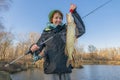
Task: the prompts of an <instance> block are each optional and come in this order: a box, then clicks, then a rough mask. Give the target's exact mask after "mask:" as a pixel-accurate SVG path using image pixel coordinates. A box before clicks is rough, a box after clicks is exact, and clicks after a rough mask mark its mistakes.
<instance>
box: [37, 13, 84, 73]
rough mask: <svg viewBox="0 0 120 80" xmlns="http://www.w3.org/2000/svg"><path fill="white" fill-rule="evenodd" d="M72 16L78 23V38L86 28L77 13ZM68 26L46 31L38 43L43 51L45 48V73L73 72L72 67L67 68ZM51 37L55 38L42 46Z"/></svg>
mask: <svg viewBox="0 0 120 80" xmlns="http://www.w3.org/2000/svg"><path fill="white" fill-rule="evenodd" d="M72 16H73V17H74V20H75V23H76V37H77V38H78V37H80V36H81V35H82V34H83V33H85V26H84V24H83V21H82V19H81V17H80V16H79V15H78V13H77V12H76V11H74V12H73V13H72ZM66 26H67V25H66V24H64V25H63V26H60V25H58V26H57V27H56V28H55V29H51V30H49V31H45V30H44V31H43V33H42V35H41V37H40V39H39V40H38V42H37V45H38V46H39V47H40V50H41V51H42V49H43V48H45V50H44V54H45V61H44V72H45V73H46V74H54V73H71V72H72V70H71V67H66V62H67V59H68V57H67V56H66V55H65V53H64V52H65V44H66ZM51 36H53V37H52V38H51V39H50V40H49V41H47V42H46V43H44V44H42V45H41V43H43V42H44V41H45V40H47V39H49V38H50V37H51Z"/></svg>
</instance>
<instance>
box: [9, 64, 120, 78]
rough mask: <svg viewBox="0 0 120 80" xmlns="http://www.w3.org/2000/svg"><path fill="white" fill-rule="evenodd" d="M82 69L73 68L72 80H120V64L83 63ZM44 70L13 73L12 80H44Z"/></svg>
mask: <svg viewBox="0 0 120 80" xmlns="http://www.w3.org/2000/svg"><path fill="white" fill-rule="evenodd" d="M83 66H84V68H82V69H73V73H72V74H71V77H72V80H120V66H119V65H83ZM43 76H44V74H43V71H40V70H39V69H32V70H28V71H23V72H19V73H16V74H12V75H11V77H12V80H44V79H43Z"/></svg>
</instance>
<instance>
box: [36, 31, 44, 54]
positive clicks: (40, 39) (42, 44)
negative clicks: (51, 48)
mask: <svg viewBox="0 0 120 80" xmlns="http://www.w3.org/2000/svg"><path fill="white" fill-rule="evenodd" d="M45 35H46V34H45V33H44V32H43V33H42V34H41V36H40V38H39V39H38V41H37V43H36V44H37V45H38V46H39V47H40V48H39V52H41V51H42V50H43V48H44V47H45V43H44V41H45V39H46V36H45Z"/></svg>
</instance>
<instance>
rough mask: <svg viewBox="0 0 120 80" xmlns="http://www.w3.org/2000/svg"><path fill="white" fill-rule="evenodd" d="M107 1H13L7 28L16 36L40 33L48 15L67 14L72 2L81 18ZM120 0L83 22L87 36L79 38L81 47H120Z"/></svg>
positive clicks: (7, 13) (109, 4) (6, 23)
mask: <svg viewBox="0 0 120 80" xmlns="http://www.w3.org/2000/svg"><path fill="white" fill-rule="evenodd" d="M106 1H108V0H13V2H12V4H11V8H10V10H9V11H8V12H6V13H4V25H5V26H6V28H7V29H8V30H9V29H10V28H12V32H13V33H14V34H19V33H29V32H38V33H41V32H42V30H43V29H44V28H45V27H46V23H47V22H48V14H49V12H50V11H51V10H53V9H59V10H61V11H62V12H63V14H64V20H63V22H66V21H65V20H66V18H65V15H66V13H68V12H69V6H70V4H71V3H74V4H76V5H77V11H78V13H79V14H80V15H81V17H83V16H85V15H86V14H87V13H89V12H90V11H92V10H94V9H95V8H96V7H98V6H100V5H101V4H103V3H105V2H106ZM119 3H120V0H112V1H111V2H110V3H108V4H107V5H105V6H104V7H102V8H100V9H99V10H97V11H96V12H94V13H93V14H90V15H89V16H87V17H86V18H84V19H83V21H84V24H85V26H86V33H85V34H84V35H83V36H82V37H80V38H79V39H78V41H79V44H80V45H83V46H84V47H87V46H88V45H89V44H92V45H94V46H96V47H97V48H109V47H120V31H119V30H120V9H119V8H120V5H119Z"/></svg>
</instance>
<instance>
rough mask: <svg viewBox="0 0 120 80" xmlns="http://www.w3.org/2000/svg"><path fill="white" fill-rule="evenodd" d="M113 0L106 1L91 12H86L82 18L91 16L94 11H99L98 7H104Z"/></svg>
mask: <svg viewBox="0 0 120 80" xmlns="http://www.w3.org/2000/svg"><path fill="white" fill-rule="evenodd" d="M111 1H112V0H109V1H107V2H105V3H104V4H102V5H100V6H99V7H97V8H95V9H94V10H92V11H91V12H89V13H88V14H86V15H85V16H83V17H82V19H84V18H86V17H87V16H89V15H90V14H92V13H94V12H95V11H97V10H98V9H100V8H102V7H104V6H105V5H107V4H108V3H110V2H111Z"/></svg>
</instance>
